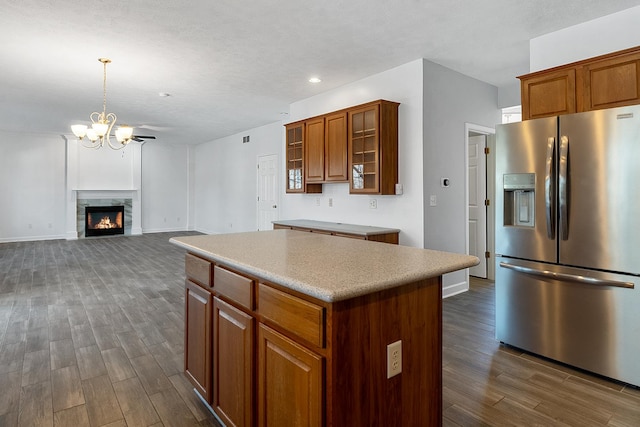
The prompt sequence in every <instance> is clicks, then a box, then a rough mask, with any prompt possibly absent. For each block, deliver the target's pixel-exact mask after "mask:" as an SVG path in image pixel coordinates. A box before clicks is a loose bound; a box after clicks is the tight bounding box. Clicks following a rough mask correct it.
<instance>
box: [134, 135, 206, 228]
mask: <svg viewBox="0 0 640 427" xmlns="http://www.w3.org/2000/svg"><path fill="white" fill-rule="evenodd" d="M193 150H194V148H193V147H192V146H190V145H171V144H164V143H162V142H158V141H151V142H147V143H145V144H144V145H143V146H142V189H143V191H142V229H143V232H145V233H155V232H166V231H183V230H190V229H192V227H193V223H192V221H190V217H191V215H190V214H191V212H190V209H189V207H190V203H191V200H190V197H189V194H190V193H189V186H190V184H191V182H190V179H189V178H190V174H191V172H192V170H191V169H192V168H191V167H190V162H191V161H192V155H191V151H193Z"/></svg>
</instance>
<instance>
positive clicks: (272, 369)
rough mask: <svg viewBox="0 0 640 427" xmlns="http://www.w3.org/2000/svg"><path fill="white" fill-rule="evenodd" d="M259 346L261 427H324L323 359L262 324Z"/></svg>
mask: <svg viewBox="0 0 640 427" xmlns="http://www.w3.org/2000/svg"><path fill="white" fill-rule="evenodd" d="M258 343H259V344H258V377H259V378H258V426H261V427H267V426H274V427H275V426H309V427H315V426H317V427H320V426H322V425H323V423H322V378H323V372H322V357H321V356H319V355H317V354H315V353H313V352H312V351H309V350H308V349H306V348H305V347H303V346H301V345H300V344H298V343H296V342H295V341H293V340H291V339H289V338H287V337H286V336H284V335H282V334H279V333H278V332H276V331H274V330H273V329H271V328H269V327H267V326H265V325H263V324H261V325H260V326H259V330H258Z"/></svg>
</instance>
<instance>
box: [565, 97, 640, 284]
mask: <svg viewBox="0 0 640 427" xmlns="http://www.w3.org/2000/svg"><path fill="white" fill-rule="evenodd" d="M560 140H561V141H560V154H559V156H560V157H559V158H560V165H559V180H560V186H559V236H560V239H559V244H560V260H559V262H560V263H561V264H564V265H571V266H577V267H588V268H596V269H601V270H607V271H616V272H625V273H632V274H640V255H639V254H640V252H639V251H638V242H640V197H638V190H637V188H638V183H640V106H629V107H620V108H613V109H607V110H598V111H592V112H587V113H580V114H572V115H567V116H561V117H560Z"/></svg>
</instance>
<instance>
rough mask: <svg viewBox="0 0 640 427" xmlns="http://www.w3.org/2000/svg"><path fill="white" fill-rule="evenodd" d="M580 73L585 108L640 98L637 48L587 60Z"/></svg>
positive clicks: (639, 56)
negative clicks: (591, 60)
mask: <svg viewBox="0 0 640 427" xmlns="http://www.w3.org/2000/svg"><path fill="white" fill-rule="evenodd" d="M582 73H583V78H584V107H583V108H584V111H590V110H599V109H603V108H613V107H622V106H625V105H632V104H637V103H639V102H640V52H636V53H633V54H628V55H622V56H620V57H617V58H611V59H607V60H603V61H597V62H594V63H591V64H587V65H585V66H584V67H583V68H582Z"/></svg>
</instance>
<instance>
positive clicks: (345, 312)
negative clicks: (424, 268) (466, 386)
mask: <svg viewBox="0 0 640 427" xmlns="http://www.w3.org/2000/svg"><path fill="white" fill-rule="evenodd" d="M331 314H332V316H331V318H332V319H331V320H332V327H331V329H330V331H331V332H330V333H331V337H330V339H329V341H330V343H331V347H332V352H331V354H332V360H331V364H330V365H331V367H330V369H328V371H327V376H328V377H327V381H326V386H327V395H326V398H327V405H326V407H327V425H329V426H342V425H354V426H355V425H362V426H365V425H384V426H410V425H420V426H439V425H441V424H442V277H441V276H438V277H434V278H430V279H426V280H422V281H419V282H415V283H412V284H409V285H405V286H400V287H397V288H394V289H389V290H385V291H381V292H376V293H373V294H369V295H364V296H362V297H358V298H354V299H350V300H346V301H340V302H336V303H334V304H333V307H332V313H331ZM398 340H402V372H401V373H400V374H399V375H396V376H394V377H392V378H389V379H387V360H386V358H387V345H388V344H391V343H393V342H396V341H398Z"/></svg>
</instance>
